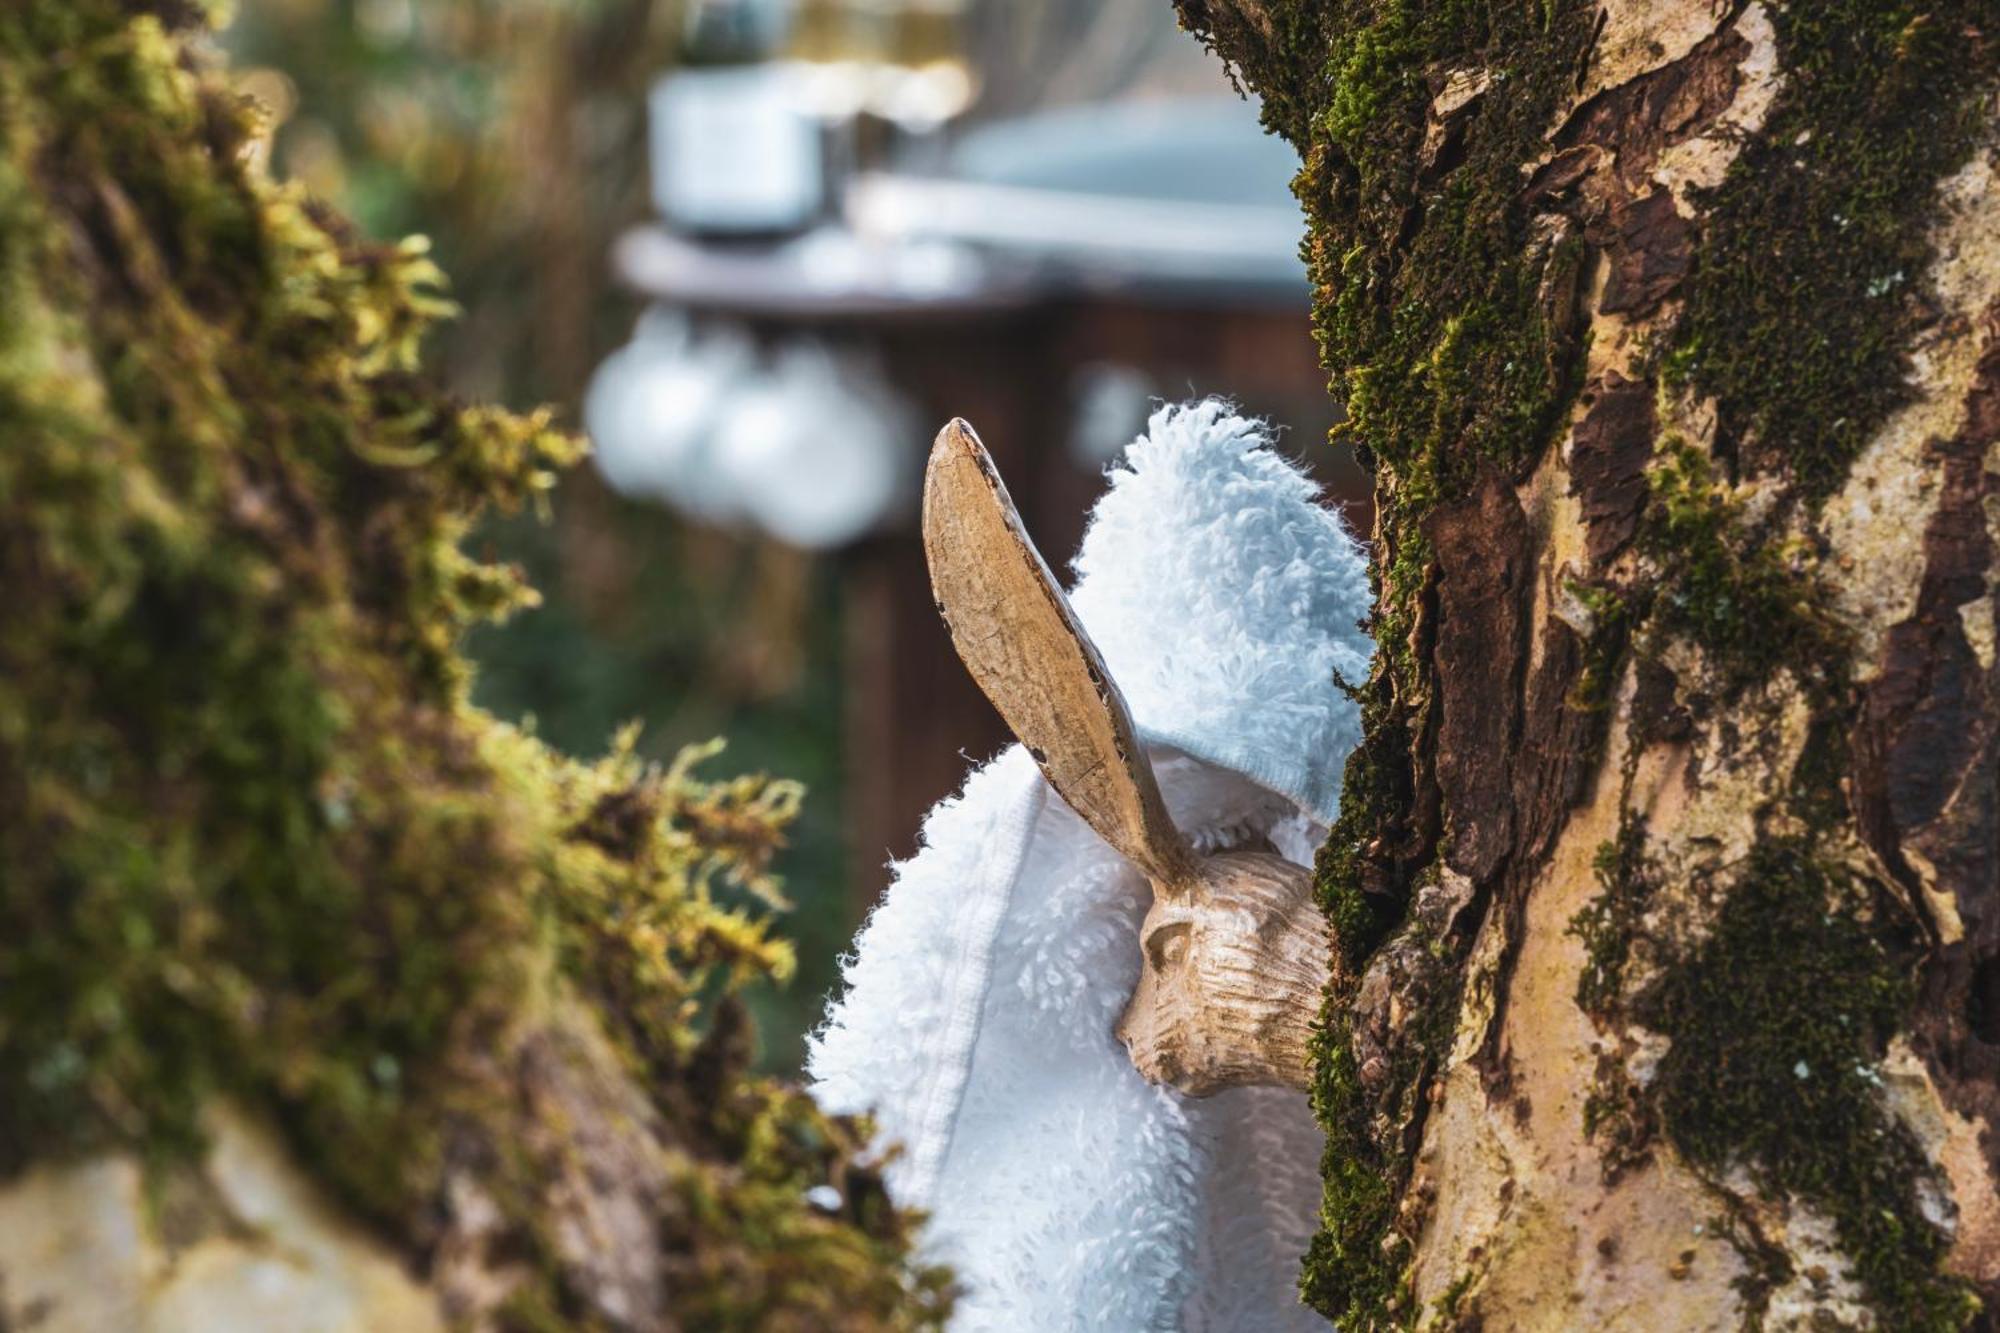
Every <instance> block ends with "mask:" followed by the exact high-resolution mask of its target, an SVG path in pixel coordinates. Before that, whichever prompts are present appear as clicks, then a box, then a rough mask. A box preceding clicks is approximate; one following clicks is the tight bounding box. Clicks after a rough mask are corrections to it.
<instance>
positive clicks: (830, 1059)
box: [808, 400, 1371, 1333]
mask: <svg viewBox="0 0 2000 1333" xmlns="http://www.w3.org/2000/svg"><path fill="white" fill-rule="evenodd" d="M1109 480H1110V490H1109V492H1108V493H1107V494H1106V495H1105V496H1104V497H1103V498H1102V499H1101V500H1100V501H1099V502H1098V505H1097V507H1096V509H1095V511H1094V512H1093V514H1092V518H1091V524H1090V528H1089V531H1088V532H1087V534H1086V535H1085V537H1084V541H1083V548H1082V551H1081V552H1080V553H1079V554H1078V556H1077V560H1076V570H1077V573H1078V583H1077V587H1076V589H1075V592H1074V594H1073V601H1074V603H1075V606H1076V609H1077V614H1078V616H1079V618H1080V619H1081V620H1082V621H1083V622H1084V624H1085V626H1086V627H1087V628H1088V629H1089V631H1090V634H1091V637H1092V638H1093V639H1094V640H1095V641H1096V643H1097V645H1098V647H1099V648H1100V649H1101V650H1102V652H1103V654H1104V658H1105V661H1106V664H1107V665H1108V666H1109V668H1110V671H1111V675H1112V677H1113V678H1114V679H1115V680H1117V681H1118V683H1119V685H1120V686H1121V687H1122V688H1123V690H1124V692H1125V695H1126V699H1127V701H1128V702H1129V703H1130V705H1131V707H1132V713H1133V717H1134V720H1135V722H1136V723H1137V725H1138V727H1139V730H1140V732H1141V734H1142V736H1143V737H1144V738H1145V739H1146V741H1147V742H1148V743H1149V744H1150V745H1151V746H1152V747H1153V755H1154V764H1155V768H1156V770H1157V771H1158V774H1159V778H1160V785H1161V789H1162V791H1163V793H1164V794H1165V797H1166V800H1167V805H1168V807H1169V809H1170V810H1171V811H1172V813H1173V815H1174V817H1175V819H1176V820H1177V821H1178V822H1179V824H1180V826H1181V827H1182V828H1183V829H1184V830H1186V831H1187V832H1188V833H1189V835H1190V836H1191V837H1192V838H1193V839H1194V840H1195V842H1196V843H1197V845H1198V846H1202V847H1204V848H1212V847H1223V846H1229V845H1232V844H1235V843H1238V842H1241V841H1243V840H1244V839H1245V838H1246V837H1247V836H1249V835H1253V834H1264V835H1266V836H1269V837H1270V838H1271V839H1272V841H1273V843H1274V844H1275V845H1276V846H1277V847H1278V849H1279V851H1280V852H1282V853H1283V854H1284V855H1286V856H1288V857H1290V858H1292V859H1293V860H1295V861H1298V862H1299V863H1301V864H1305V863H1307V862H1309V860H1310V858H1311V855H1312V852H1313V849H1314V847H1315V846H1316V844H1317V843H1318V841H1319V839H1320V837H1321V836H1322V835H1323V833H1324V830H1325V825H1326V824H1327V823H1330V822H1331V820H1332V818H1333V815H1334V813H1335V803H1336V800H1337V796H1338V790H1339V779H1340V772H1341V767H1342V765H1343V764H1344V763H1345V761H1346V758H1347V754H1348V752H1349V751H1350V750H1351V749H1352V748H1353V747H1354V745H1355V744H1356V742H1357V741H1358V739H1359V734H1360V722H1359V718H1358V717H1357V715H1356V710H1355V707H1354V705H1353V703H1352V702H1351V701H1350V700H1349V699H1347V698H1346V696H1344V695H1343V694H1342V693H1341V692H1340V690H1339V688H1338V685H1337V683H1336V673H1338V675H1339V676H1342V677H1345V678H1347V679H1350V680H1359V679H1361V678H1362V677H1363V676H1364V675H1365V674H1366V671H1367V661H1368V654H1369V652H1370V651H1371V647H1370V644H1369V643H1368V641H1367V638H1366V636H1365V635H1364V634H1363V633H1362V632H1361V630H1360V628H1359V622H1360V620H1361V619H1362V617H1363V616H1364V615H1365V614H1366V613H1367V609H1368V600H1369V599H1368V586H1367V572H1366V561H1365V558H1364V557H1363V555H1362V553H1361V552H1360V550H1359V549H1358V548H1357V547H1356V545H1355V543H1354V541H1353V539H1352V538H1351V537H1350V536H1349V535H1348V534H1347V532H1346V531H1345V529H1344V528H1343V527H1342V525H1341V524H1340V522H1339V520H1338V519H1337V518H1336V517H1335V516H1334V515H1333V514H1332V513H1330V512H1329V511H1328V510H1326V509H1324V508H1322V507H1321V506H1320V504H1319V503H1318V494H1317V490H1316V488H1315V487H1314V486H1313V485H1312V483H1311V482H1310V481H1309V480H1307V479H1306V478H1305V477H1304V476H1303V475H1302V474H1301V473H1299V471H1298V470H1297V469H1296V468H1294V467H1293V466H1292V465H1291V464H1290V463H1289V462H1287V461H1286V460H1284V459H1283V458H1281V457H1279V456H1278V455H1277V454H1276V453H1274V452H1273V451H1272V450H1271V449H1270V447H1269V442H1268V440H1267V438H1266V436H1265V435H1264V432H1263V430H1262V428H1261V426H1260V425H1259V424H1258V423H1256V422H1254V421H1250V420H1246V419H1244V418H1242V417H1239V416H1236V415H1234V413H1233V412H1232V411H1231V410H1230V409H1229V407H1228V405H1226V404H1223V403H1219V402H1215V401H1212V400H1211V401H1208V402H1202V403H1196V404H1192V405H1189V406H1186V407H1181V408H1167V409H1164V410H1162V411H1160V412H1158V413H1156V414H1155V415H1154V417H1153V418H1152V421H1151V422H1150V423H1149V427H1148V430H1147V433H1146V435H1145V436H1143V437H1141V438H1140V439H1139V440H1137V441H1135V442H1134V443H1133V444H1132V445H1131V446H1130V447H1129V448H1128V449H1127V450H1126V455H1125V465H1124V467H1123V468H1120V469H1117V470H1114V471H1113V472H1112V473H1111V475H1110V478H1109ZM1148 899H1149V891H1148V889H1147V887H1146V883H1145V881H1144V879H1143V878H1142V877H1141V876H1140V875H1139V874H1138V873H1137V872H1136V871H1134V870H1133V869H1132V868H1131V867H1130V866H1128V865H1127V864H1126V863H1125V862H1124V861H1123V860H1122V859H1121V858H1120V857H1119V856H1118V855H1117V854H1116V853H1115V852H1113V851H1112V850H1111V849H1110V848H1109V847H1107V846H1106V845H1105V844H1104V843H1103V842H1102V841H1101V840H1100V839H1099V838H1098V837H1097V835H1096V834H1095V833H1093V832H1091V830H1090V829H1089V828H1087V827H1086V826H1085V825H1084V824H1083V823H1082V821H1081V820H1079V819H1078V818H1077V817H1076V816H1075V815H1074V814H1073V813H1071V812H1070V810H1069V808H1068V807H1067V806H1065V805H1064V804H1063V802H1062V801H1061V800H1060V799H1059V798H1057V797H1056V796H1055V795H1054V794H1053V793H1052V792H1051V791H1050V790H1049V788H1048V786H1047V784H1046V783H1045V782H1044V781H1043V780H1042V777H1041V775H1040V773H1039V772H1038V771H1037V770H1036V768H1035V766H1034V764H1033V762H1032V761H1031V760H1030V759H1029V758H1028V756H1027V755H1026V753H1024V752H1023V751H1022V750H1021V748H1020V747H1019V746H1013V747H1010V748H1009V749H1007V750H1005V751H1004V752H1002V753H1001V754H1000V755H999V757H997V758H996V759H994V760H993V761H992V762H991V763H989V764H987V765H985V766H984V767H983V768H981V769H979V770H978V771H976V772H975V773H973V774H972V775H971V777H970V778H969V779H968V780H967V781H966V784H965V788H964V790H963V791H962V792H961V793H960V794H959V795H958V796H956V797H954V798H952V799H950V800H947V801H944V802H942V803H940V804H939V805H938V807H937V808H936V809H935V810H933V811H932V812H931V814H930V816H929V818H928V819H927V820H926V821H925V823H924V832H923V847H922V850H921V851H920V852H919V853H918V854H917V855H916V856H915V857H914V858H912V859H911V860H909V861H907V862H904V863H902V864H900V865H898V866H896V867H895V877H894V882H893V883H892V884H891V885H890V887H889V890H888V892H887V894H886V896H885V897H884V899H883V901H882V904H881V905H880V906H879V907H878V908H877V909H876V910H875V912H874V914H873V915H872V916H871V917H870V918H869V921H868V924H867V925H866V926H865V927H864V928H863V929H862V931H861V934H860V936H859V937H858V939H857V940H856V944H855V951H854V953H853V954H852V955H851V956H850V957H849V959H848V960H847V967H846V989H845V992H844V993H843V994H842V995H841V996H840V997H839V998H838V999H837V1000H836V1001H835V1002H834V1004H833V1006H832V1008H831V1010H830V1012H829V1014H828V1016H827V1020H826V1023H825V1025H824V1026H823V1027H822V1028H821V1030H820V1031H819V1032H818V1033H817V1034H816V1035H815V1037H814V1038H813V1040H812V1043H811V1049H810V1052H809V1056H808V1070H809V1072H810V1074H811V1077H812V1079H813V1082H814V1092H815V1093H816V1095H817V1096H818V1097H819V1099H820V1101H821V1103H822V1104H823V1105H825V1106H827V1107H828V1108H829V1109H831V1110H834V1111H843V1112H870V1113H873V1114H874V1115H875V1116H876V1118H877V1122H878V1125H879V1127H880V1132H881V1135H882V1139H883V1141H884V1143H885V1145H886V1144H890V1143H894V1144H899V1145H901V1155H900V1156H899V1157H898V1158H897V1159H896V1160H895V1161H894V1162H893V1163H892V1165H891V1167H890V1170H889V1186H890V1189H891V1190H892V1192H893V1193H894V1194H895V1196H896V1197H897V1199H898V1200H899V1201H900V1202H903V1203H905V1204H909V1205H913V1206H915V1207H919V1208H923V1209H926V1210H928V1211H929V1212H930V1213H931V1215H932V1220H931V1224H930V1227H929V1230H928V1233H927V1242H926V1244H927V1248H928V1251H929V1253H930V1256H931V1257H934V1258H936V1259H940V1260H942V1261H944V1262H948V1263H950V1264H951V1265H952V1266H953V1267H954V1268H955V1269H956V1270H957V1272H958V1275H959V1279H960V1281H961V1282H962V1283H963V1285H964V1287H965V1297H964V1299H963V1300H962V1302H961V1304H960V1310H959V1314H958V1316H957V1319H956V1321H955V1323H954V1327H955V1328H957V1329H962V1330H988V1329H991V1330H1008V1331H1009V1333H1011V1331H1013V1330H1060V1329H1093V1330H1128V1329H1129V1330H1140V1329H1158V1330H1184V1331H1186V1333H1225V1331H1226V1333H1279V1331H1281V1330H1292V1329H1324V1328H1325V1327H1326V1326H1325V1324H1324V1323H1323V1321H1321V1320H1320V1319H1319V1318H1318V1317H1317V1316H1316V1315H1313V1314H1311V1313H1310V1312H1308V1311H1306V1310H1305V1309H1304V1308H1303V1307H1302V1306H1300V1305H1299V1303H1298V1298H1297V1295H1296V1291H1295V1283H1296V1278H1297V1269H1298V1261H1299V1257H1300V1255H1301V1254H1302V1253H1303V1252H1304V1249H1305V1246H1306V1243H1307V1241H1308V1239H1309V1238H1310V1236H1311V1235H1312V1231H1313V1226H1314V1222H1315V1218H1316V1216H1317V1211H1318V1206H1319V1188H1320V1185H1319V1156H1320V1150H1321V1147H1322V1139H1321V1136H1320V1134H1319V1131H1318V1128H1317V1127H1316V1126H1315V1124H1314V1123H1313V1119H1312V1114H1311V1111H1310V1109H1309V1108H1308V1106H1307V1103H1306V1098H1305V1095H1304V1094H1303V1093H1298V1092H1292V1091H1288V1090H1285V1089H1281V1088H1239V1089H1234V1090H1231V1091H1229V1092H1224V1093H1221V1094H1218V1095H1216V1096H1213V1097H1208V1098H1200V1099H1195V1098H1187V1097H1183V1096H1181V1095H1180V1094H1179V1093H1177V1092H1174V1091H1172V1090H1171V1089H1165V1088H1158V1087H1154V1086H1153V1085H1151V1084H1148V1083H1147V1082H1146V1081H1145V1080H1143V1079H1141V1078H1140V1077H1139V1075H1138V1073H1137V1072H1136V1071H1134V1070H1133V1068H1132V1065H1131V1062H1130V1059H1129V1058H1128V1057H1127V1055H1126V1053H1125V1050H1124V1048H1123V1047H1122V1046H1121V1045H1120V1044H1119V1043H1118V1041H1117V1040H1116V1038H1115V1037H1113V1035H1112V1026H1113V1024H1114V1023H1115V1022H1116V1021H1117V1018H1118V1015H1119V1014H1120V1013H1121V1012H1122V1011H1123V1009H1124V1007H1125V1003H1126V1000H1127V999H1128V998H1129V996H1130V995H1131V992H1132V987H1133V984H1134V982H1135V981H1136V980H1137V979H1138V974H1139V957H1140V951H1139V943H1138V931H1139V923H1140V921H1141V919H1142V918H1143V917H1144V915H1145V911H1146V907H1147V905H1148Z"/></svg>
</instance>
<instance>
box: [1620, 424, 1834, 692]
mask: <svg viewBox="0 0 2000 1333" xmlns="http://www.w3.org/2000/svg"><path fill="white" fill-rule="evenodd" d="M1648 481H1649V482H1650V484H1651V487H1652V503H1651V504H1650V505H1649V506H1648V507H1647V509H1646V513H1645V516H1644V519H1643V520H1642V523H1641V527H1640V533H1639V545H1640V549H1641V550H1643V551H1644V552H1646V554H1648V555H1649V556H1651V557H1652V558H1653V559H1654V560H1655V561H1656V562H1658V565H1659V568H1660V576H1659V579H1658V584H1657V587H1656V589H1655V590H1654V591H1653V596H1652V613H1653V614H1652V618H1651V620H1650V622H1649V629H1652V630H1657V631H1663V632H1666V633H1669V634H1675V635H1679V636H1681V637H1684V638H1686V639H1688V640H1690V641H1692V642H1693V643H1695V644H1696V645H1698V646H1699V647H1700V648H1701V649H1702V651H1703V653H1704V655H1705V657H1706V660H1707V663H1708V665H1709V666H1710V667H1711V668H1712V669H1713V670H1714V672H1715V673H1716V677H1717V681H1716V683H1717V685H1718V687H1719V688H1718V689H1717V690H1716V691H1715V693H1716V694H1717V695H1718V696H1720V697H1724V698H1729V697H1734V696H1736V695H1738V694H1740V693H1741V692H1743V691H1744V690H1746V689H1749V688H1751V687H1753V686H1756V685H1759V684H1762V683H1765V682H1768V681H1770V680H1771V679H1772V678H1773V677H1774V676H1775V675H1776V674H1777V673H1778V672H1779V671H1780V670H1788V671H1790V672H1791V673H1792V675H1793V676H1794V678H1795V679H1796V680H1797V681H1798V683H1799V684H1800V685H1802V686H1803V687H1805V688H1806V689H1808V690H1809V691H1813V692H1815V693H1817V694H1820V695H1824V694H1825V693H1826V692H1827V691H1828V690H1830V689H1832V688H1834V687H1835V686H1836V685H1837V683H1838V681H1839V679H1840V678H1841V677H1840V674H1839V673H1840V672H1841V665H1840V664H1841V663H1844V662H1845V661H1846V660H1847V653H1846V650H1845V644H1844V638H1843V634H1842V631H1841V629H1840V627H1839V624H1838V622H1837V621H1836V620H1835V618H1834V617H1833V615H1832V614H1831V612H1830V611H1828V610H1827V608H1826V605H1825V598H1824V595H1823V593H1822V592H1821V590H1820V587H1819V584H1818V580H1817V579H1816V577H1815V566H1816V558H1815V556H1814V554H1813V552H1812V550H1811V548H1810V547H1809V546H1808V545H1807V544H1806V543H1804V542H1802V541H1793V540H1785V541H1774V540H1771V539H1770V538H1769V536H1768V535H1767V534H1766V532H1765V531H1763V530H1762V528H1761V527H1760V526H1759V525H1757V524H1754V523H1752V522H1750V521H1749V520H1748V518H1747V516H1746V515H1745V513H1744V508H1743V504H1742V502H1741V501H1740V500H1738V499H1737V498H1736V497H1735V495H1734V494H1733V493H1732V491H1731V489H1730V487H1729V486H1728V485H1726V484H1725V483H1723V482H1722V481H1721V480H1719V479H1718V478H1717V477H1716V476H1715V473H1714V469H1713V468H1712V466H1711V465H1710V463H1709V460H1708V457H1707V456H1706V455H1705V454H1703V453H1702V452H1701V451H1700V450H1698V449H1696V448H1695V447H1694V446H1693V445H1691V444H1689V443H1688V442H1687V441H1686V440H1684V439H1681V438H1679V437H1675V436H1669V437H1667V438H1666V439H1664V440H1662V441H1661V442H1660V444H1659V447H1658V450H1657V451H1656V455H1655V462H1654V465H1653V468H1652V470H1651V471H1650V472H1649V473H1648Z"/></svg>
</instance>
